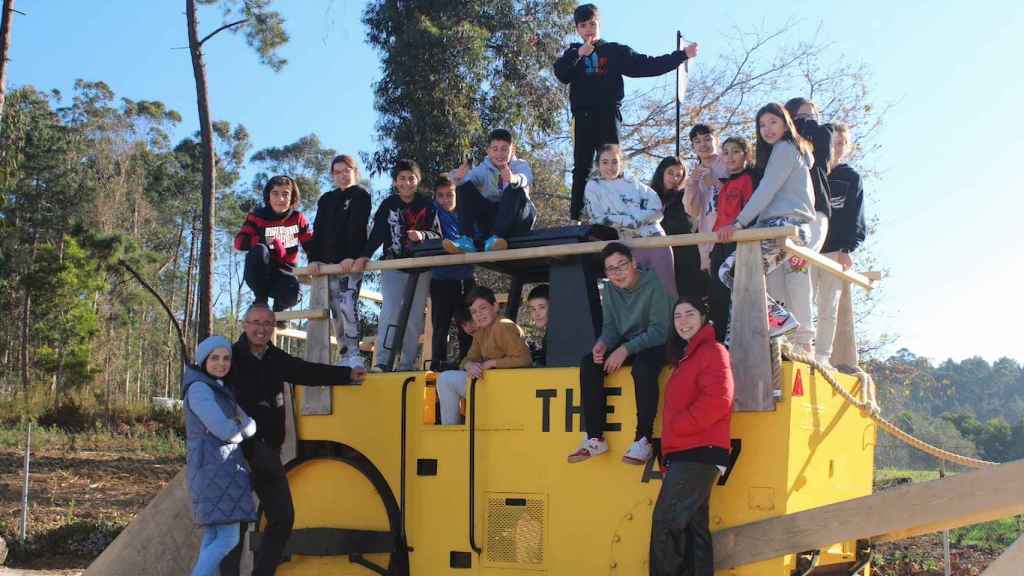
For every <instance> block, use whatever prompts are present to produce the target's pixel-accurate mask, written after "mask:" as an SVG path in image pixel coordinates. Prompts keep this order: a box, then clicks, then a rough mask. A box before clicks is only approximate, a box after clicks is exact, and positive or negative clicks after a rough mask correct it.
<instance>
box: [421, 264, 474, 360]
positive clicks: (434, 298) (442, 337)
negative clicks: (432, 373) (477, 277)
mask: <svg viewBox="0 0 1024 576" xmlns="http://www.w3.org/2000/svg"><path fill="white" fill-rule="evenodd" d="M475 285H476V283H475V282H474V281H473V279H472V278H469V279H468V280H433V279H432V280H431V281H430V323H431V326H433V330H434V334H433V337H432V339H431V342H430V349H431V351H432V353H431V355H430V358H431V360H430V369H431V370H439V369H441V368H442V367H444V366H445V365H446V364H448V327H449V326H451V324H452V318H454V317H455V310H457V309H458V308H460V307H462V308H465V307H466V294H468V293H469V291H470V290H472V289H473V286H475ZM455 328H456V329H457V330H458V334H459V354H458V356H456V357H462V356H465V355H466V353H467V352H469V347H470V345H472V343H473V337H472V336H470V335H469V334H466V333H465V332H463V331H462V326H456V327H455Z"/></svg>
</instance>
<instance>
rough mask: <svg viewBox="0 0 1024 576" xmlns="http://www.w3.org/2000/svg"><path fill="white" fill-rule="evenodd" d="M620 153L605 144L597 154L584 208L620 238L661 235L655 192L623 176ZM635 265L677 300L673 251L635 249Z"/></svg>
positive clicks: (669, 249)
mask: <svg viewBox="0 0 1024 576" xmlns="http://www.w3.org/2000/svg"><path fill="white" fill-rule="evenodd" d="M623 165H624V162H623V159H622V150H621V149H620V148H619V145H618V144H605V145H604V146H602V147H601V150H600V152H599V153H598V163H597V175H596V176H595V177H592V178H591V179H590V181H589V182H587V187H586V190H585V191H584V208H585V210H586V212H587V214H588V215H589V218H590V222H591V223H593V224H603V225H605V226H611V227H612V228H615V229H616V230H617V231H618V233H619V238H622V239H626V240H628V239H630V238H648V237H650V236H664V235H665V230H664V229H663V228H662V227H661V219H662V205H661V199H660V198H658V193H657V192H655V191H654V190H652V189H651V187H650V186H647V185H646V184H644V183H643V182H640V181H639V180H637V179H636V178H634V177H633V176H630V175H626V174H624V173H623V171H622V169H623ZM633 257H634V259H635V260H636V263H637V264H640V265H642V266H645V267H647V268H649V269H651V270H653V271H654V273H655V274H657V276H658V279H659V280H661V283H662V285H663V286H664V287H665V290H666V291H667V292H668V293H669V295H671V296H672V298H673V299H675V298H676V296H677V294H678V292H677V290H676V276H675V264H674V260H673V258H672V249H671V248H669V247H667V246H664V247H661V248H634V249H633Z"/></svg>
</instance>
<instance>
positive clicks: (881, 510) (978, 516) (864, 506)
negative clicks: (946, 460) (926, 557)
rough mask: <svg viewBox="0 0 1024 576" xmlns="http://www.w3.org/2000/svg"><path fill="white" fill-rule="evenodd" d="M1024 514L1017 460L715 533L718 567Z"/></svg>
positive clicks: (1023, 482) (1023, 483)
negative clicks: (834, 545)
mask: <svg viewBox="0 0 1024 576" xmlns="http://www.w3.org/2000/svg"><path fill="white" fill-rule="evenodd" d="M1022 513H1024V460H1017V461H1015V462H1010V463H1008V464H1000V465H998V466H992V467H990V468H983V469H981V470H974V471H971V472H965V473H963V474H957V475H955V476H948V477H946V478H943V479H941V480H932V481H930V482H922V483H920V484H911V485H908V486H901V487H897V488H890V489H888V490H885V491H883V492H880V493H878V494H873V495H871V496H864V497H862V498H855V499H853V500H847V501H845V502H839V503H836V504H830V505H828V506H822V507H820V508H814V509H811V510H806V511H803V512H797V513H795V514H789V515H785V516H778V517H775V518H769V519H766V520H761V521H759V522H753V523H750V524H744V525H742V526H735V527H732V528H726V529H725V530H721V531H719V532H716V533H715V534H714V546H715V568H716V569H719V570H724V569H727V568H732V567H735V566H741V565H744V564H750V563H752V562H759V561H761V560H767V559H769V558H777V557H779V556H784V555H786V554H792V553H795V552H800V551H803V550H819V549H822V548H826V547H828V546H831V545H833V544H835V543H836V542H846V541H849V540H857V539H861V538H869V539H871V540H872V541H874V542H884V541H888V540H895V539H902V538H908V537H910V536H915V535H917V534H924V533H929V532H937V531H940V530H944V529H947V528H957V527H960V526H966V525H970V524H977V523H979V522H988V521H990V520H996V519H999V518H1007V517H1009V516H1014V515H1017V514H1022Z"/></svg>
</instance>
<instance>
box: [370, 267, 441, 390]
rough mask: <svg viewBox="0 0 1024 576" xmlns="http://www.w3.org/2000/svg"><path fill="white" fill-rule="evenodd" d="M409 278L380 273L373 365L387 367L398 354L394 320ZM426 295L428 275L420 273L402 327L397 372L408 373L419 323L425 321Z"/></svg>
mask: <svg viewBox="0 0 1024 576" xmlns="http://www.w3.org/2000/svg"><path fill="white" fill-rule="evenodd" d="M409 277H410V274H408V273H406V272H402V271H401V270H384V271H382V272H381V279H380V284H381V293H382V295H383V296H384V302H383V303H382V304H381V307H380V321H379V322H378V323H377V346H378V348H377V365H378V366H389V365H390V364H391V359H392V357H393V356H394V354H396V353H398V350H397V347H398V343H397V342H395V336H396V335H397V334H398V323H399V321H401V319H400V318H399V317H398V315H399V313H400V312H401V311H402V297H403V296H404V294H405V284H406V281H407V280H408V279H409ZM429 293H430V272H421V273H420V276H419V279H418V280H417V281H416V292H415V293H414V294H413V298H412V308H410V309H409V321H408V323H407V324H406V326H405V336H404V337H403V338H402V343H401V346H402V348H401V357H400V360H399V364H398V367H397V369H398V370H412V369H413V367H414V365H415V362H416V355H417V346H419V339H420V336H422V335H423V322H424V319H425V318H426V309H427V295H428V294H429Z"/></svg>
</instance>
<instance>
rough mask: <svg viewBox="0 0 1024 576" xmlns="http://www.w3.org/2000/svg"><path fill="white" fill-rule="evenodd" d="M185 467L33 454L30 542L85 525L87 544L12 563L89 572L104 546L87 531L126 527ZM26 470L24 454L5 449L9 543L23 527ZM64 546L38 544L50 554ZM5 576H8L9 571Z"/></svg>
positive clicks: (0, 497)
mask: <svg viewBox="0 0 1024 576" xmlns="http://www.w3.org/2000/svg"><path fill="white" fill-rule="evenodd" d="M183 465H184V461H183V459H181V458H162V457H154V456H149V455H145V454H140V453H134V452H100V451H88V450H78V451H57V450H43V451H41V452H36V453H33V457H32V462H31V466H30V471H31V474H30V479H29V536H30V540H31V539H32V538H33V537H36V538H37V541H42V540H45V539H46V538H45V535H46V534H47V533H49V532H52V531H53V530H55V529H57V528H58V527H61V526H68V525H74V526H79V527H81V529H80V530H78V532H82V533H83V534H81V536H82V543H81V544H75V545H73V546H70V548H71V550H65V552H69V553H64V554H56V553H55V554H48V553H45V552H44V553H41V554H38V555H33V557H31V558H29V559H25V560H22V561H12V558H8V560H7V564H8V565H11V566H16V567H18V568H44V569H71V568H84V567H85V566H86V565H88V563H89V561H90V560H91V559H92V558H93V557H95V555H96V554H98V552H99V551H98V550H94V548H95V547H97V546H99V545H102V543H101V541H98V540H97V538H95V537H94V536H92V535H90V534H89V533H88V532H93V533H95V532H97V530H93V529H92V528H91V527H92V526H106V527H109V528H108V530H114V529H116V528H113V527H116V526H124V525H126V524H127V523H128V522H129V521H130V520H131V518H132V516H134V515H135V513H136V512H138V511H139V510H141V509H142V508H143V507H144V506H145V505H146V504H147V503H148V502H149V500H150V499H151V498H152V497H153V496H154V495H155V494H156V493H157V492H159V491H160V489H161V488H163V486H164V485H165V484H166V483H167V481H168V480H170V479H171V478H172V477H173V476H174V475H175V474H176V473H177V472H178V470H179V469H180V468H181V466H183ZM21 468H22V453H21V452H20V451H18V450H12V449H4V448H0V470H3V471H5V472H4V473H3V474H0V533H2V534H3V535H4V537H5V538H6V539H7V541H8V543H10V542H11V541H12V539H13V538H12V536H13V535H14V534H17V533H18V528H17V527H18V526H19V525H20V518H21V485H22V477H21V474H20V471H21ZM7 471H10V473H8V472H7ZM76 536H78V534H77V532H76V533H73V534H69V535H62V536H61V538H62V539H64V540H65V541H67V540H70V539H73V538H74V537H76ZM49 540H53V538H50V539H49ZM76 542H77V540H76ZM65 543H66V542H65ZM60 545H61V543H59V542H54V543H50V542H48V541H47V542H46V543H43V544H39V545H38V546H39V548H40V549H41V550H44V551H45V550H47V549H54V548H56V547H59V546H60ZM67 547H68V546H65V548H67ZM9 570H10V568H8V571H9ZM76 573H77V572H53V574H76ZM12 574H16V572H14V573H12ZM0 575H2V576H8V574H6V573H4V572H0Z"/></svg>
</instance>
